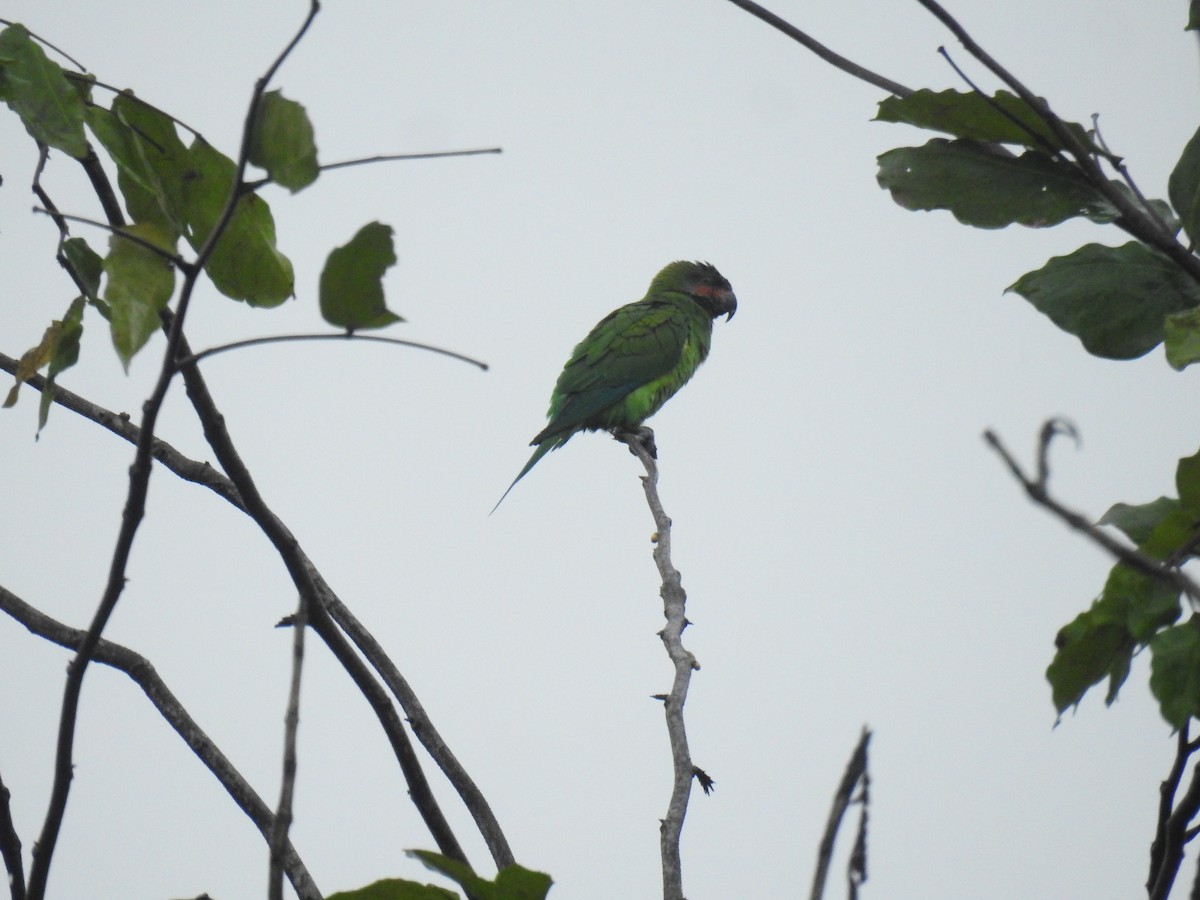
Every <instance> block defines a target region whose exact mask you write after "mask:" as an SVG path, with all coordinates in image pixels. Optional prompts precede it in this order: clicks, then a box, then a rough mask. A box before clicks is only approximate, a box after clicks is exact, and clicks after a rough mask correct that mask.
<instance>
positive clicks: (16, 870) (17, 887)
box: [0, 589, 25, 900]
mask: <svg viewBox="0 0 1200 900" xmlns="http://www.w3.org/2000/svg"><path fill="white" fill-rule="evenodd" d="M0 590H2V589H0ZM9 796H10V794H9V792H8V788H7V787H5V786H4V780H3V779H0V858H3V860H4V870H5V871H6V872H8V890H9V896H10V897H11V898H12V900H25V867H24V864H23V863H22V862H21V838H20V837H19V836H18V835H17V829H16V827H15V826H14V825H13V820H12V809H11V807H10V806H9V802H8V800H9Z"/></svg>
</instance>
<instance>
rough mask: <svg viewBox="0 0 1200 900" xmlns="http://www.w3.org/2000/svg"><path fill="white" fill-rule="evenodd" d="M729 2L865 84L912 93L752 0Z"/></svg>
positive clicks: (891, 90) (906, 94)
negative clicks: (842, 54) (840, 54)
mask: <svg viewBox="0 0 1200 900" xmlns="http://www.w3.org/2000/svg"><path fill="white" fill-rule="evenodd" d="M729 2H730V3H732V4H733V5H734V6H738V7H741V8H742V9H744V10H745V11H746V12H748V13H750V15H752V16H756V17H757V18H759V19H762V20H763V21H764V22H766V23H767V24H768V25H770V26H771V27H772V28H774V29H776V30H777V31H781V32H782V33H783V34H786V35H787V36H788V37H790V38H791V39H792V40H794V41H796V42H797V43H799V44H801V45H802V46H804V47H806V48H807V49H809V50H811V51H812V52H813V53H815V54H816V55H817V56H819V57H820V58H821V59H823V60H825V62H827V63H829V64H830V65H831V66H834V67H835V68H838V69H841V70H842V71H843V72H845V73H846V74H848V75H853V76H854V77H855V78H858V79H859V80H861V81H865V82H866V83H867V84H871V85H874V86H875V87H877V88H881V89H882V90H885V91H887V92H888V93H889V94H894V95H896V96H897V97H907V96H909V95H910V94H911V93H913V91H912V88H907V87H905V86H904V85H902V84H900V83H899V82H897V81H892V80H891V79H890V78H885V77H884V76H882V75H878V74H876V73H875V72H872V71H871V70H870V69H866V68H864V67H862V66H860V65H859V64H858V63H855V62H851V61H850V60H848V59H846V57H844V56H839V55H838V54H836V53H834V52H833V51H832V50H830V49H829V48H828V47H826V46H825V45H824V44H822V43H820V42H819V41H816V40H814V39H813V38H811V37H809V36H808V35H807V34H805V33H804V32H803V31H801V30H800V29H799V28H797V27H796V26H795V25H792V24H791V23H790V22H787V21H786V20H784V19H781V18H780V17H779V16H777V15H775V13H773V12H771V11H770V10H768V9H764V8H763V7H761V6H759V5H758V4H757V3H755V2H753V0H729Z"/></svg>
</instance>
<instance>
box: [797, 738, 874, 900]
mask: <svg viewBox="0 0 1200 900" xmlns="http://www.w3.org/2000/svg"><path fill="white" fill-rule="evenodd" d="M870 742H871V732H870V731H868V730H867V729H866V728H864V729H863V731H862V736H861V737H860V738H859V739H858V745H857V746H856V747H855V748H854V752H853V753H852V754H851V755H850V761H849V762H847V763H846V771H845V772H843V773H842V780H841V782H840V783H839V784H838V787H837V791H836V792H835V793H834V795H833V805H832V807H831V808H830V810H829V818H828V819H827V820H826V822H825V833H824V834H823V835H822V836H821V844H820V847H819V848H818V850H817V869H816V872H815V873H814V875H813V885H812V891H811V892H810V894H809V897H810V898H811V900H821V897H823V896H824V894H825V880H826V878H827V877H828V876H829V866H830V863H831V862H832V860H833V845H834V842H835V841H836V840H837V835H838V831H839V830H840V829H841V826H842V818H843V817H844V816H845V815H846V810H847V809H849V808H850V804H851V803H852V802H854V789H855V788H856V787H858V786H859V785H860V784H861V785H863V795H862V797H861V798H860V799H861V802H862V803H863V808H864V812H863V817H864V821H865V816H866V793H865V791H866V783H867V746H868V745H869V744H870ZM865 838H866V836H865V832H864V830H863V828H862V826H861V825H860V830H859V839H858V842H857V843H856V847H855V852H852V853H851V871H850V877H851V886H852V888H855V889H856V888H857V885H858V884H859V883H861V881H865V880H866V840H865ZM860 844H861V845H862V846H861V848H860V847H859V846H858V845H860ZM856 858H857V859H858V860H859V861H858V862H857V863H856ZM856 873H859V875H860V877H859V879H858V880H855V877H856Z"/></svg>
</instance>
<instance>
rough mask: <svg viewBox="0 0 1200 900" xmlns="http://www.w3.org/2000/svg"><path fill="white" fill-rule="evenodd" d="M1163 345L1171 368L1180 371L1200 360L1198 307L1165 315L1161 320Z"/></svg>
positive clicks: (1199, 310)
mask: <svg viewBox="0 0 1200 900" xmlns="http://www.w3.org/2000/svg"><path fill="white" fill-rule="evenodd" d="M1163 346H1164V348H1165V349H1166V351H1167V362H1168V363H1170V365H1171V368H1173V369H1177V370H1179V371H1182V370H1183V369H1186V368H1187V367H1188V366H1190V365H1191V364H1192V363H1194V362H1196V361H1197V360H1200V309H1189V310H1187V311H1186V312H1181V313H1174V314H1173V315H1169V316H1167V318H1166V319H1165V320H1164V321H1163Z"/></svg>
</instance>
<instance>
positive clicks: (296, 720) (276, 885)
mask: <svg viewBox="0 0 1200 900" xmlns="http://www.w3.org/2000/svg"><path fill="white" fill-rule="evenodd" d="M293 624H294V626H295V627H293V628H292V680H291V684H290V686H289V688H288V703H287V713H286V714H285V715H284V729H283V774H282V778H281V779H280V782H281V784H280V787H279V804H278V806H277V807H276V809H275V823H274V825H273V826H272V828H271V840H270V842H269V843H270V847H271V859H270V864H269V871H268V873H267V897H268V898H269V900H283V854H284V851H285V848H286V847H287V842H288V829H289V828H291V825H292V803H293V799H294V797H295V794H296V767H297V759H296V736H297V734H298V733H299V731H300V675H301V673H302V672H303V670H304V635H305V633H306V632H307V631H308V601H307V600H306V599H305V598H304V597H303V596H302V597H301V598H300V600H299V603H298V604H297V607H296V618H295V622H294V623H293Z"/></svg>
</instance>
